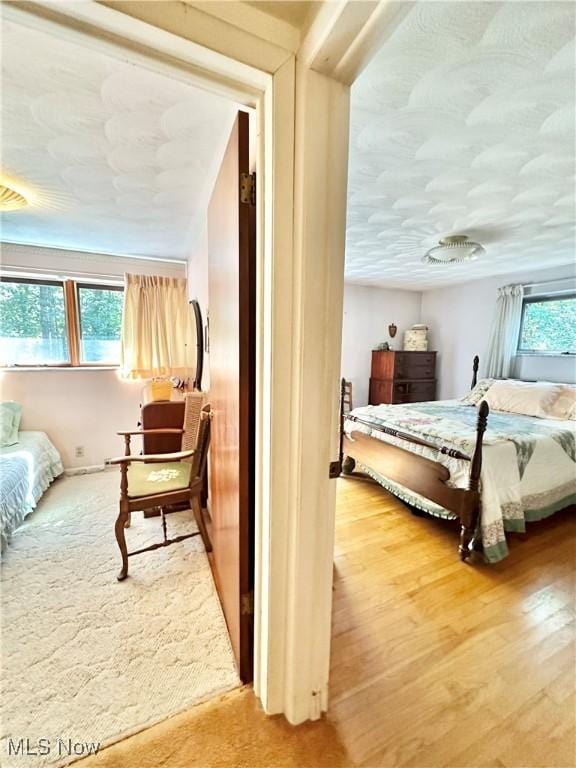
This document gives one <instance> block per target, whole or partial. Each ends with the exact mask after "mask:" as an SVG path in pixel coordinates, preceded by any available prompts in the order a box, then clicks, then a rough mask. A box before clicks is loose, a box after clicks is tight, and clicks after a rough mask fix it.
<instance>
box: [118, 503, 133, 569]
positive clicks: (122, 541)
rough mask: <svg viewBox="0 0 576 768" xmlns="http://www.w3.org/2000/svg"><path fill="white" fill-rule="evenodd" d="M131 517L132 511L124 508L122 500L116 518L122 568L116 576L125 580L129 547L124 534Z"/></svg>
mask: <svg viewBox="0 0 576 768" xmlns="http://www.w3.org/2000/svg"><path fill="white" fill-rule="evenodd" d="M129 517H130V511H129V510H128V509H126V508H124V507H123V506H122V502H120V511H119V512H118V517H117V518H116V524H115V526H114V533H115V534H116V541H117V542H118V546H119V548H120V553H121V555H122V569H121V570H120V573H119V574H118V576H117V577H116V578H117V579H118V581H124V579H125V578H126V576H128V548H127V546H126V537H125V535H124V528H125V527H126V522H127V521H128V519H129Z"/></svg>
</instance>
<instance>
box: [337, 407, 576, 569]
mask: <svg viewBox="0 0 576 768" xmlns="http://www.w3.org/2000/svg"><path fill="white" fill-rule="evenodd" d="M353 414H354V415H355V416H358V417H359V418H362V419H365V420H367V421H370V422H372V423H374V424H383V425H387V426H391V427H394V428H395V429H399V430H401V431H403V432H408V433H410V434H412V435H416V436H418V437H424V438H426V439H427V440H429V441H431V442H434V443H437V444H438V447H440V446H441V445H445V446H447V447H451V448H456V449H458V450H460V451H462V452H464V453H466V454H467V455H468V456H471V455H472V453H473V451H474V446H475V442H476V421H477V416H478V412H477V409H476V408H475V407H474V406H472V405H467V404H464V403H463V402H461V401H459V400H454V401H452V400H445V401H437V402H429V403H413V404H411V405H372V406H366V407H364V408H356V409H355V410H354V411H353ZM352 430H356V431H361V432H364V433H366V434H369V435H371V436H372V437H374V438H377V439H379V440H383V441H385V442H389V443H392V444H394V445H398V446H399V447H401V448H404V449H406V450H409V451H411V452H412V453H418V454H420V455H422V456H425V457H426V458H428V459H432V460H433V461H436V462H438V463H440V464H443V465H444V466H446V467H447V468H448V469H449V470H450V480H449V482H448V484H449V485H451V486H452V487H455V488H466V487H467V485H468V477H469V471H470V463H469V462H467V461H463V460H459V459H454V458H451V457H449V456H445V455H443V454H440V453H439V452H438V451H435V450H433V449H431V448H426V447H424V446H419V445H414V444H411V443H407V442H406V441H403V440H401V439H398V438H394V437H392V436H390V435H387V434H385V433H383V432H379V431H377V430H371V429H370V427H368V426H365V425H363V424H358V423H357V422H350V421H347V422H346V432H351V431H352ZM482 457H483V462H482V475H481V479H480V483H481V517H480V535H481V538H482V544H483V546H484V555H485V557H486V559H487V560H488V561H489V562H497V561H498V560H502V558H504V557H506V555H507V554H508V547H507V544H506V532H507V531H525V530H526V523H527V522H532V521H535V520H540V519H542V518H544V517H547V516H548V515H551V514H553V513H554V512H556V511H558V510H559V509H562V508H563V507H567V506H569V505H570V504H576V423H575V422H574V421H552V420H548V419H538V418H534V417H531V416H522V415H518V414H514V413H504V412H502V411H492V412H491V413H490V415H489V417H488V429H487V430H486V433H485V436H484V448H483V452H482ZM364 469H366V471H367V472H368V473H369V474H370V475H372V476H373V477H374V478H375V479H376V480H377V481H378V482H380V483H381V484H382V485H384V486H385V487H387V488H388V489H389V490H391V491H392V492H393V493H396V494H397V495H399V496H400V497H401V498H403V499H404V500H405V501H407V502H408V503H410V504H413V505H414V506H416V507H418V508H420V509H423V510H425V511H426V512H428V513H430V514H433V515H437V516H440V517H448V518H454V517H455V515H453V514H452V513H450V512H448V511H447V510H445V509H443V508H442V507H439V506H438V505H437V504H434V503H433V502H431V501H430V500H428V499H424V498H423V497H421V496H419V495H417V494H414V493H413V492H412V491H409V490H407V489H406V488H403V487H401V486H398V485H397V484H395V483H391V482H390V481H388V480H387V479H386V478H384V477H382V476H380V475H378V474H377V473H375V472H374V471H373V470H372V469H371V468H370V467H364Z"/></svg>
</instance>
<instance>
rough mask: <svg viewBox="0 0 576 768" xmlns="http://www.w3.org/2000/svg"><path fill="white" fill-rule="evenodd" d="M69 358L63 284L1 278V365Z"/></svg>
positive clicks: (49, 361) (61, 360) (39, 363)
mask: <svg viewBox="0 0 576 768" xmlns="http://www.w3.org/2000/svg"><path fill="white" fill-rule="evenodd" d="M69 362H70V351H69V348H68V337H67V333H66V310H65V306H64V286H63V284H62V283H56V282H40V281H20V280H10V279H3V280H2V281H0V365H49V364H52V365H54V364H62V363H69Z"/></svg>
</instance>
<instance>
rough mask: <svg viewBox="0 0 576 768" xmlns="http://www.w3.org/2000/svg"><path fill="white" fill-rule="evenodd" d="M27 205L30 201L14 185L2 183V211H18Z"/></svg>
mask: <svg viewBox="0 0 576 768" xmlns="http://www.w3.org/2000/svg"><path fill="white" fill-rule="evenodd" d="M26 205H28V201H27V200H26V198H25V197H24V195H21V194H20V192H16V190H15V189H12V187H7V186H6V184H0V211H17V210H18V209H19V208H24V207H25V206H26Z"/></svg>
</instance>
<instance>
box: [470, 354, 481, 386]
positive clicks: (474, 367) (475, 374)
mask: <svg viewBox="0 0 576 768" xmlns="http://www.w3.org/2000/svg"><path fill="white" fill-rule="evenodd" d="M479 363H480V358H479V357H478V355H475V357H474V360H473V362H472V386H471V387H470V389H474V387H475V386H476V384H477V383H478V365H479Z"/></svg>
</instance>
